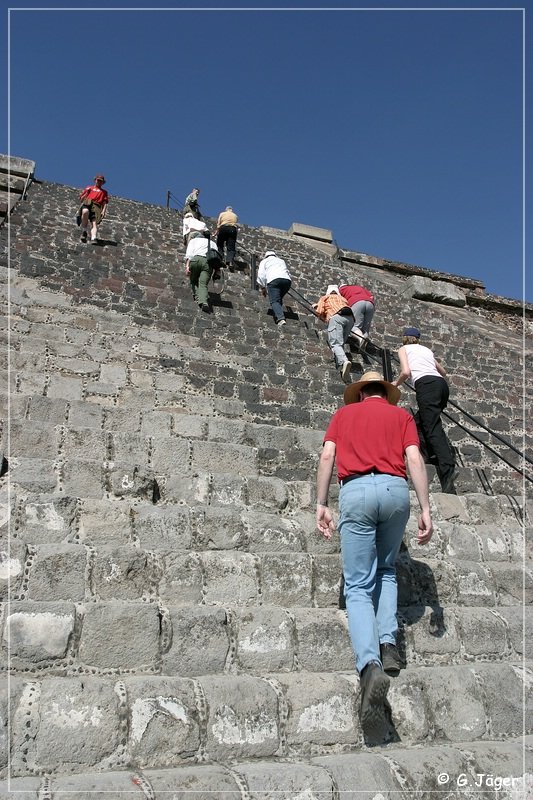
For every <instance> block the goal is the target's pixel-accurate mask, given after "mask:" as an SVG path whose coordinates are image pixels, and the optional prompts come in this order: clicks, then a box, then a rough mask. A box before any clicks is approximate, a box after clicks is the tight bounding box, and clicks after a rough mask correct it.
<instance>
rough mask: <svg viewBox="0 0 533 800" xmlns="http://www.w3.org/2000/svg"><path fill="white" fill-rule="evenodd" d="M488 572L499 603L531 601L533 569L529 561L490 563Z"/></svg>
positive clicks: (532, 600) (507, 604)
mask: <svg viewBox="0 0 533 800" xmlns="http://www.w3.org/2000/svg"><path fill="white" fill-rule="evenodd" d="M490 572H491V576H492V579H493V581H494V587H495V590H496V592H497V594H498V603H499V604H500V605H502V606H514V605H516V604H517V603H520V602H521V603H524V605H531V604H532V603H533V569H532V564H531V562H530V561H526V562H525V563H524V564H520V563H518V564H505V563H501V564H498V563H496V564H491V565H490Z"/></svg>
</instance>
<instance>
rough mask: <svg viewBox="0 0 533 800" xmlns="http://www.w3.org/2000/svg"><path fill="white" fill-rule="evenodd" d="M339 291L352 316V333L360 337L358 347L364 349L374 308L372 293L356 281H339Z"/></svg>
mask: <svg viewBox="0 0 533 800" xmlns="http://www.w3.org/2000/svg"><path fill="white" fill-rule="evenodd" d="M339 293H340V294H341V295H342V296H343V297H344V299H345V300H346V302H347V303H348V305H349V306H350V308H351V309H352V314H353V316H354V320H355V325H354V326H353V328H352V333H354V334H355V335H356V336H359V337H360V340H361V341H360V345H359V347H360V349H361V350H364V349H365V347H366V345H367V342H368V339H369V335H370V326H371V325H372V320H373V318H374V311H375V310H376V308H375V305H376V302H375V300H374V295H373V294H372V292H370V291H369V290H368V289H365V287H364V286H358V285H357V284H356V283H350V284H348V283H339Z"/></svg>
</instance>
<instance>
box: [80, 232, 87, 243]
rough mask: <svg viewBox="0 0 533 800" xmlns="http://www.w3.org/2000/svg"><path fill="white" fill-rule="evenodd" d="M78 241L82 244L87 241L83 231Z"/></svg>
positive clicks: (85, 233)
mask: <svg viewBox="0 0 533 800" xmlns="http://www.w3.org/2000/svg"><path fill="white" fill-rule="evenodd" d="M80 241H82V242H86V241H87V231H83V233H82V234H81V236H80Z"/></svg>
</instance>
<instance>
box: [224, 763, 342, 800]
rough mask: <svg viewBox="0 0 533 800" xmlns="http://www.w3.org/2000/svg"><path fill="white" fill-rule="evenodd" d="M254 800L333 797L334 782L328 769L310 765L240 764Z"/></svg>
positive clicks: (239, 766)
mask: <svg viewBox="0 0 533 800" xmlns="http://www.w3.org/2000/svg"><path fill="white" fill-rule="evenodd" d="M236 769H237V772H238V773H239V775H240V776H242V777H243V778H244V780H245V781H246V786H247V788H248V795H249V796H250V798H251V800H280V798H297V797H302V795H305V797H306V798H307V800H326V798H330V797H333V795H334V789H335V787H334V783H333V780H332V778H331V777H330V774H329V772H328V770H327V769H324V768H322V767H320V766H310V765H308V764H299V763H297V762H295V763H291V764H284V763H276V764H273V763H268V762H264V763H262V764H254V763H248V764H238V765H237V767H236Z"/></svg>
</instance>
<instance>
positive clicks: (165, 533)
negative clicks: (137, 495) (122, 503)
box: [132, 505, 193, 551]
mask: <svg viewBox="0 0 533 800" xmlns="http://www.w3.org/2000/svg"><path fill="white" fill-rule="evenodd" d="M132 520H133V532H134V535H135V538H136V540H137V541H138V542H139V544H140V546H141V547H143V548H144V549H145V550H165V551H167V550H168V551H171V550H189V549H190V548H191V547H192V536H193V529H192V522H191V512H190V510H189V509H188V508H187V507H185V506H179V505H167V506H150V505H139V506H136V507H135V508H133V510H132Z"/></svg>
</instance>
